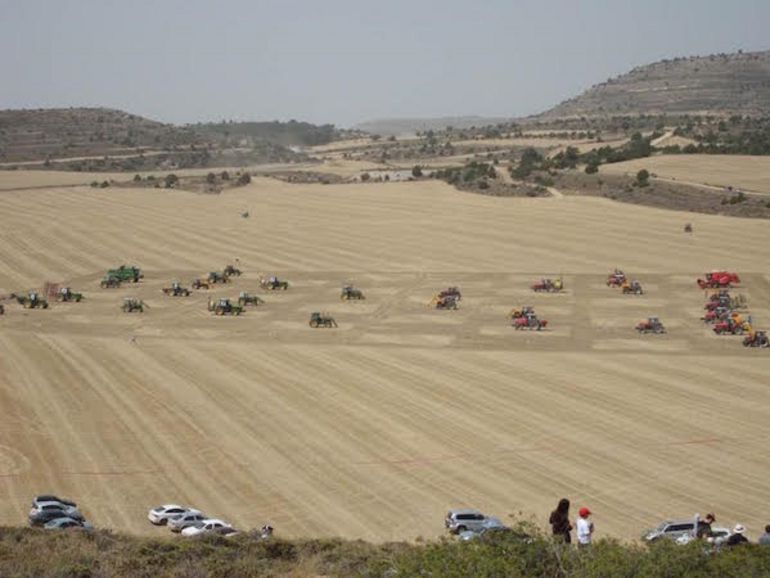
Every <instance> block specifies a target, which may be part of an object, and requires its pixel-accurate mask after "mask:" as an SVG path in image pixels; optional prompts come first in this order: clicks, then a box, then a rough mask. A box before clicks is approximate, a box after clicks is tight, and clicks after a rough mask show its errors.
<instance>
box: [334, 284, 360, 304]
mask: <svg viewBox="0 0 770 578" xmlns="http://www.w3.org/2000/svg"><path fill="white" fill-rule="evenodd" d="M340 299H341V300H342V301H360V300H362V299H366V297H365V296H364V292H363V291H361V290H360V289H356V288H355V287H353V285H345V286H343V287H342V291H341V292H340Z"/></svg>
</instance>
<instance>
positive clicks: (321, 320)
mask: <svg viewBox="0 0 770 578" xmlns="http://www.w3.org/2000/svg"><path fill="white" fill-rule="evenodd" d="M310 327H312V328H314V329H315V328H317V327H337V322H336V321H335V320H334V317H332V316H330V315H326V314H323V313H320V312H318V311H314V312H313V313H311V315H310Z"/></svg>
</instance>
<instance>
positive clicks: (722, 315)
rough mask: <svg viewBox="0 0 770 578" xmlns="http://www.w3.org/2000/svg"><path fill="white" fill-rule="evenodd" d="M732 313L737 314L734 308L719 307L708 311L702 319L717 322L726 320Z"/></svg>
mask: <svg viewBox="0 0 770 578" xmlns="http://www.w3.org/2000/svg"><path fill="white" fill-rule="evenodd" d="M731 315H735V313H734V312H733V311H732V309H730V308H728V307H717V308H716V309H710V310H709V311H706V313H705V314H704V315H703V317H701V319H702V320H703V321H705V322H706V323H717V322H719V321H724V320H725V319H727V318H728V317H730V316H731Z"/></svg>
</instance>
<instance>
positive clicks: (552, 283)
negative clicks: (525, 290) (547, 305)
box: [532, 277, 564, 293]
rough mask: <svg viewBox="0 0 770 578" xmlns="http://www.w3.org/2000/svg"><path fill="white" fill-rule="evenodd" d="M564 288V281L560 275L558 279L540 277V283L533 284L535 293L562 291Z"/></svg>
mask: <svg viewBox="0 0 770 578" xmlns="http://www.w3.org/2000/svg"><path fill="white" fill-rule="evenodd" d="M562 289H564V281H563V280H562V279H561V277H559V278H558V279H556V280H554V279H540V282H539V283H535V284H534V285H532V291H534V292H535V293H541V292H545V293H561V291H562Z"/></svg>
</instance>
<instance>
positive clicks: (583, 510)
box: [578, 508, 591, 518]
mask: <svg viewBox="0 0 770 578" xmlns="http://www.w3.org/2000/svg"><path fill="white" fill-rule="evenodd" d="M578 513H579V514H580V517H581V518H586V517H588V516H590V515H591V510H589V509H588V508H580V512H578Z"/></svg>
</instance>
